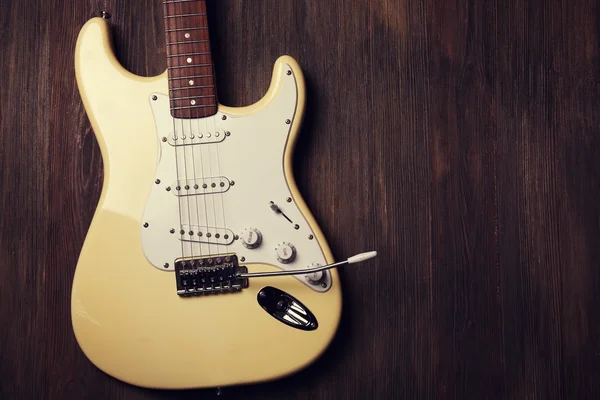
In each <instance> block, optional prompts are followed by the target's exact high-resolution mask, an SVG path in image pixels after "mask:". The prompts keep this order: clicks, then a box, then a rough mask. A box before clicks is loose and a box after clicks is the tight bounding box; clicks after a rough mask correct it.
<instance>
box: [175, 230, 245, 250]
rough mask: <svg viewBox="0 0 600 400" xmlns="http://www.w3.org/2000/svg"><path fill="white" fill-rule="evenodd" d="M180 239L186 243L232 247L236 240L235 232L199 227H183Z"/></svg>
mask: <svg viewBox="0 0 600 400" xmlns="http://www.w3.org/2000/svg"><path fill="white" fill-rule="evenodd" d="M179 233H180V235H181V237H180V239H181V240H183V241H185V242H196V243H207V244H220V245H224V246H227V245H230V244H231V243H233V241H234V240H235V235H234V234H233V232H232V231H231V230H229V229H226V228H215V227H210V226H199V225H181V230H180V232H179Z"/></svg>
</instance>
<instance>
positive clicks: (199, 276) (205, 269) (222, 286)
mask: <svg viewBox="0 0 600 400" xmlns="http://www.w3.org/2000/svg"><path fill="white" fill-rule="evenodd" d="M246 272H248V269H247V268H246V267H244V266H239V265H238V258H237V256H236V255H235V254H228V255H227V254H226V255H222V256H211V257H202V258H193V259H186V260H179V261H176V262H175V277H176V280H177V294H178V295H179V296H182V297H190V296H201V295H207V294H219V293H233V292H239V291H241V290H242V289H245V288H247V287H248V279H245V278H240V277H239V276H238V274H240V273H246Z"/></svg>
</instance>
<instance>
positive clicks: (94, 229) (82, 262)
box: [72, 18, 341, 389]
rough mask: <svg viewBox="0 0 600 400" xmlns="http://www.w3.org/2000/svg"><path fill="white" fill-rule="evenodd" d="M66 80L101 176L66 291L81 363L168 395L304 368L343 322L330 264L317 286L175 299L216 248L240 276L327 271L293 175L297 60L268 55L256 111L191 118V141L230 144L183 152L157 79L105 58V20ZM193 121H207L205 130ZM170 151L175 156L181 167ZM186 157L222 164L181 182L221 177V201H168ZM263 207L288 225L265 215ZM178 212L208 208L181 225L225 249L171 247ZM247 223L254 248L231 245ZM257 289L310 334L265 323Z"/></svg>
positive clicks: (323, 249)
mask: <svg viewBox="0 0 600 400" xmlns="http://www.w3.org/2000/svg"><path fill="white" fill-rule="evenodd" d="M76 74H77V83H78V86H79V90H80V92H81V95H82V99H83V102H84V105H85V109H86V112H87V114H88V116H89V119H90V121H91V124H92V127H93V129H94V132H95V134H96V137H97V140H98V143H99V145H100V148H101V151H102V157H103V162H104V176H105V178H104V185H103V190H102V195H101V198H100V202H99V205H98V207H97V210H96V213H95V215H94V218H93V221H92V224H91V226H90V229H89V232H88V234H87V237H86V240H85V244H84V246H83V249H82V251H81V255H80V258H79V261H78V264H77V268H76V272H75V277H74V282H73V290H72V322H73V329H74V332H75V336H76V338H77V341H78V343H79V345H80V346H81V348H82V350H83V351H84V353H85V354H86V356H87V357H88V358H89V359H90V360H91V361H92V362H93V363H94V364H95V365H96V366H97V367H98V368H100V369H101V370H103V371H104V372H106V373H107V374H109V375H111V376H113V377H116V378H117V379H119V380H122V381H125V382H128V383H131V384H134V385H137V386H143V387H151V388H168V389H183V388H202V387H218V386H227V385H239V384H247V383H254V382H261V381H266V380H272V379H276V378H279V377H283V376H285V375H288V374H291V373H293V372H295V371H298V370H299V369H301V368H303V367H305V366H307V365H308V364H310V363H311V362H313V361H314V360H315V359H316V358H317V357H318V356H319V355H320V354H322V353H323V351H324V350H325V349H326V348H327V346H328V344H329V343H330V342H331V340H332V338H333V336H334V334H335V331H336V329H337V326H338V323H339V319H340V314H341V288H340V282H339V278H338V275H337V272H336V270H335V269H333V270H331V272H330V273H328V275H327V277H326V279H325V280H324V281H323V282H325V283H324V284H322V285H318V286H314V285H311V284H310V283H309V282H307V281H306V280H305V279H304V276H282V277H266V278H257V279H249V280H248V286H247V287H246V288H244V289H243V290H240V291H238V292H235V293H223V294H214V295H205V296H191V297H185V296H180V295H179V294H178V292H177V287H176V278H175V271H174V270H173V269H174V265H173V264H174V261H175V259H177V257H186V256H199V255H211V254H212V253H214V254H234V255H236V256H237V257H238V258H239V259H240V260H241V261H244V260H246V262H240V265H242V264H243V265H244V266H245V267H247V269H248V271H249V272H259V271H260V272H262V271H279V270H284V269H297V268H307V267H309V266H310V265H312V264H315V263H318V264H321V265H324V264H326V263H331V262H333V258H332V255H331V252H330V250H329V248H328V245H327V243H326V241H325V238H324V237H323V234H322V233H321V231H320V229H319V227H318V226H317V224H316V222H315V220H314V219H313V217H312V216H311V214H310V211H309V210H308V208H307V206H306V204H305V203H304V201H303V200H302V197H301V195H300V193H299V192H298V189H297V187H296V185H295V183H294V179H293V174H292V153H293V148H294V144H295V141H296V138H297V135H298V131H299V127H300V123H301V119H302V115H303V111H304V100H305V96H304V90H305V89H304V81H303V78H302V72H301V70H300V68H299V66H298V65H297V63H296V62H295V61H294V60H293V59H292V58H290V57H282V58H280V59H279V60H277V62H276V65H275V68H274V73H273V80H272V83H271V87H270V89H269V91H268V93H267V94H266V95H265V97H264V98H263V99H262V100H261V101H259V102H258V103H256V104H254V105H252V106H249V107H244V108H230V107H225V106H221V105H220V106H219V110H218V113H217V114H216V115H215V116H214V117H212V118H211V119H207V120H204V121H195V123H196V125H197V126H198V128H194V129H198V130H197V131H194V132H196V134H198V132H200V131H205V132H209V131H210V132H212V135H215V134H216V133H217V132H220V133H221V134H222V135H227V136H226V137H225V136H221V135H219V139H218V141H216V142H214V143H206V144H198V145H196V146H181V148H179V150H178V147H177V146H176V145H173V140H172V138H173V136H174V135H176V134H177V128H176V127H174V125H175V124H176V123H177V121H175V120H173V119H172V118H171V117H170V115H169V104H168V98H167V96H168V94H169V86H168V78H167V74H166V73H165V74H163V75H161V76H158V77H151V78H142V77H138V76H134V75H132V74H131V73H129V72H127V71H126V70H125V69H124V68H123V67H122V66H121V65H120V64H119V63H118V61H117V60H116V58H115V56H114V53H113V51H112V45H111V39H110V33H109V28H108V23H107V22H106V21H105V20H103V19H100V18H95V19H92V20H91V21H89V22H88V23H87V24H86V25H85V26H84V28H83V29H82V31H81V33H80V36H79V40H78V43H77V50H76ZM165 99H166V100H165ZM179 122H181V121H179ZM181 123H182V124H183V122H181ZM201 124H207V125H209V126H208V127H207V128H206V130H203V128H202V125H201ZM210 124H212V128H211V127H210ZM170 126H173V127H174V128H170ZM180 134H181V133H180ZM167 136H168V137H167ZM213 138H214V136H213ZM179 139H180V140H181V138H179ZM215 140H217V139H216V138H215ZM177 151H180V152H182V153H179V159H177V155H178V153H177ZM186 151H187V152H188V153H187V155H188V158H189V157H191V159H194V157H196V158H195V159H196V160H205V161H200V163H204V162H206V163H207V164H206V165H208V167H210V168H212V167H214V166H215V165H217V167H214V168H215V169H216V168H218V169H219V171H218V174H217V171H211V172H212V173H211V174H205V175H204V176H203V177H201V178H196V177H195V175H194V177H192V178H190V176H187V179H190V180H191V181H190V182H191V184H193V183H202V182H204V181H206V182H209V181H208V180H206V179H207V176H208V177H209V178H212V177H224V178H223V180H222V181H219V182H225V184H226V186H224V188H223V191H222V192H220V193H217V191H218V186H217V189H215V190H216V191H214V193H209V194H205V195H202V196H189V197H188V196H184V197H185V198H184V197H182V196H179V195H177V194H175V193H174V192H176V188H175V187H176V186H178V184H181V182H180V178H178V176H179V177H180V175H177V172H176V171H177V168H178V167H179V168H180V167H181V165H179V164H178V163H181V154H184V156H185V154H186V153H185V152H186ZM194 151H195V152H197V153H193V152H194ZM203 151H204V153H202V152H203ZM190 154H192V155H191V156H190ZM195 154H197V155H195ZM202 156H204V157H202ZM211 157H218V163H216V164H215V163H210V160H211ZM178 160H179V161H178ZM184 167H185V165H184ZM178 179H179V180H178ZM203 179H204V180H203ZM157 182H160V183H157ZM184 183H185V182H184ZM209 188H210V186H209ZM209 190H210V189H209ZM190 201H191V202H192V203H190ZM270 201H273V202H275V203H276V204H278V205H279V207H280V208H281V210H282V211H283V212H284V213H285V215H286V216H287V217H289V219H290V220H292V221H293V223H290V222H289V221H287V220H286V218H284V217H283V216H282V215H280V214H279V213H277V212H274V211H273V209H272V208H270V207H269V203H270ZM182 202H183V203H182ZM182 204H185V207H186V213H188V214H189V213H190V212H191V210H192V209H194V210H200V209H202V207H204V209H207V208H208V209H210V210H212V211H207V212H206V213H204V212H200V211H198V212H197V214H196V215H195V218H196V220H197V221H198V223H192V220H193V218H192V219H189V220H188V223H187V225H188V228H189V229H195V230H201V229H202V228H201V227H202V226H206V227H207V229H209V230H210V229H212V228H210V227H217V228H218V229H221V227H222V228H223V230H222V231H221V232H231V235H227V236H228V237H230V236H231V239H229V241H228V242H227V243H226V244H219V243H216V242H213V243H211V242H210V241H209V242H208V243H207V242H202V241H201V240H200V239H194V240H188V241H186V240H181V237H182V236H181V235H180V232H179V229H180V225H179V223H180V222H181V220H180V218H181V215H180V213H181V212H182V211H181V210H182V208H181V207H180V206H181V205H182ZM190 204H191V205H190ZM183 225H185V223H182V226H183ZM296 225H299V227H296ZM193 226H195V228H194V227H193ZM171 227H173V228H176V229H177V232H176V233H175V234H173V233H172V232H171V231H170V228H171ZM249 227H252V228H257V229H259V230H260V232H262V243H261V245H260V247H258V248H255V249H249V248H247V247H244V246H243V245H242V244H241V240H240V239H237V238H236V240H233V236H234V235H242V232H243V231H244V229H246V228H249ZM217 228H215V229H217ZM218 229H217V230H215V232H217V231H218ZM195 233H196V232H194V235H195ZM187 234H188V232H185V235H187ZM284 242H285V243H293V244H294V246H295V249H296V250H297V255H296V257H295V259H294V260H293V262H290V263H288V264H282V263H281V262H278V259H277V254H276V252H275V248H276V247H277V246H279V245H280V244H281V243H284ZM194 246H196V247H194ZM196 252H198V253H200V252H202V253H203V254H196ZM207 252H209V253H211V254H206V253H207ZM163 264H164V265H163ZM324 286H325V287H324ZM265 287H273V288H277V289H279V290H281V291H283V292H285V293H287V294H289V295H290V296H292V297H293V298H295V299H297V300H298V301H299V302H301V303H302V304H303V305H304V306H305V307H306V308H307V309H309V310H310V312H311V313H312V314H313V315H314V317H315V318H316V320H317V321H318V327H317V328H316V329H312V330H305V329H298V328H296V327H293V326H290V325H289V324H285V323H282V322H281V321H280V320H278V319H276V318H274V317H273V316H272V315H270V314H269V313H268V312H267V311H265V309H263V308H262V307H261V305H260V304H259V303H258V302H257V298H258V296H259V293H260V292H261V290H262V289H263V288H265Z"/></svg>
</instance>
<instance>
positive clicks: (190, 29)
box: [166, 0, 208, 33]
mask: <svg viewBox="0 0 600 400" xmlns="http://www.w3.org/2000/svg"><path fill="white" fill-rule="evenodd" d="M194 1H196V0H194ZM202 29H208V26H199V27H197V28H175V29H167V30H166V32H167V33H171V32H181V31H199V30H202Z"/></svg>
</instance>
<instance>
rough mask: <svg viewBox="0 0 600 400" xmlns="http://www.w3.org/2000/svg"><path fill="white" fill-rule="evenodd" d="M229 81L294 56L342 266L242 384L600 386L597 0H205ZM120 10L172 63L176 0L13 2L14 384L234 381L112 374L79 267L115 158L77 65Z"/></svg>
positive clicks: (5, 350)
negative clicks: (312, 345) (105, 156)
mask: <svg viewBox="0 0 600 400" xmlns="http://www.w3.org/2000/svg"><path fill="white" fill-rule="evenodd" d="M208 5H209V9H210V23H211V27H212V36H213V38H214V52H215V62H216V64H217V68H218V76H217V78H218V82H219V94H220V100H221V102H222V103H224V104H227V105H234V106H238V105H246V104H249V103H252V102H254V101H256V100H258V99H259V98H260V97H261V96H262V94H263V93H264V92H265V91H266V89H267V87H268V84H269V80H270V77H271V70H272V64H273V63H274V61H275V59H276V58H277V56H279V55H280V54H290V55H292V56H294V57H295V58H297V59H298V60H299V62H300V64H301V65H302V67H303V69H304V70H305V74H306V78H307V81H308V89H309V93H308V103H309V105H308V110H307V120H306V125H305V127H304V129H303V132H302V137H301V139H300V143H299V148H298V152H297V159H296V171H297V178H298V181H299V186H300V188H301V191H302V193H303V194H304V196H305V198H306V200H307V202H308V204H309V205H310V207H311V209H312V210H313V212H314V214H315V216H316V218H317V220H318V221H319V222H320V225H321V227H322V228H323V230H324V232H325V234H326V236H327V237H328V238H329V241H330V244H331V246H332V249H333V251H334V254H335V256H336V258H338V259H339V258H343V257H345V256H349V255H352V254H354V253H356V252H359V251H364V250H370V249H376V250H378V251H379V253H380V256H379V258H378V259H377V262H375V263H371V265H370V266H369V267H368V268H347V269H345V270H342V272H341V274H342V279H343V285H344V294H345V300H344V315H343V321H342V324H341V327H340V330H339V334H338V335H337V337H336V340H335V341H334V343H333V344H332V346H331V347H330V349H329V350H328V351H327V352H326V354H325V355H324V356H323V357H322V358H321V359H320V360H319V361H318V362H317V363H316V364H314V365H313V366H312V367H310V368H309V369H307V370H305V371H303V372H301V373H299V374H297V375H294V376H292V377H289V378H286V379H283V380H281V381H277V382H273V383H269V384H261V385H256V386H248V387H237V388H228V389H226V390H225V391H224V392H223V394H222V395H221V396H220V397H219V398H239V399H314V398H319V399H321V398H322V399H368V398H377V399H388V398H402V399H405V398H406V399H412V398H419V399H421V398H422V399H446V398H448V399H451V398H456V399H464V398H470V399H485V398H490V399H496V398H498V399H499V398H506V399H509V398H514V399H525V398H527V399H553V398H562V399H589V398H598V396H600V310H599V306H600V243H599V240H600V157H599V154H598V152H599V151H600V135H599V133H600V132H599V129H600V125H599V123H600V117H599V115H600V112H599V110H600V87H599V86H600V70H599V68H600V63H599V54H598V53H599V52H598V50H599V44H600V43H599V41H600V28H599V22H600V4H599V3H598V2H597V1H591V0H582V1H572V2H569V4H568V5H567V2H563V1H555V0H551V1H542V0H539V1H524V0H513V1H500V0H489V1H483V0H480V1H478V0H460V1H459V0H455V1H449V0H448V1H444V0H360V1H359V0H327V1H325V0H322V1H300V0H251V1H250V0H246V1H244V0H209V4H208ZM102 8H108V9H109V10H110V12H111V13H112V14H113V18H112V19H111V22H112V25H113V32H114V37H115V44H116V49H117V53H118V57H119V59H120V60H122V63H123V64H124V66H125V67H126V68H127V69H129V70H131V71H132V72H134V73H137V74H141V75H156V74H159V73H161V72H162V71H163V70H164V69H165V67H166V61H165V51H164V34H163V26H162V6H161V2H160V0H127V1H126V0H105V1H98V0H89V1H84V0H69V1H67V0H19V1H17V0H2V1H1V2H0V50H1V51H0V57H1V58H0V60H1V62H0V168H1V170H0V189H1V192H0V210H1V211H0V296H1V298H0V361H1V362H0V393H1V395H0V397H2V398H3V399H22V398H23V399H26V398H32V399H33V398H35V399H83V398H105V399H118V398H127V399H164V398H190V399H192V398H205V399H210V398H217V395H216V391H215V390H205V391H200V392H198V391H189V392H181V393H179V392H166V391H150V390H145V389H139V388H135V387H131V386H128V385H126V384H123V383H120V382H118V381H116V380H113V379H112V378H109V377H108V376H106V375H104V374H103V373H101V372H99V371H98V370H97V369H96V368H95V367H94V366H93V365H92V364H91V363H90V362H89V361H88V360H87V359H86V358H85V357H84V355H83V354H82V352H81V351H80V350H79V347H78V346H77V344H76V342H75V340H74V336H73V334H72V330H71V325H70V323H71V322H70V287H71V282H72V277H73V272H74V269H75V264H76V260H77V256H78V252H79V250H80V247H81V245H82V243H83V240H84V237H85V234H86V230H87V228H88V226H89V223H90V221H91V218H92V214H93V211H94V208H95V205H96V202H97V200H98V198H99V194H100V190H101V182H102V181H101V179H102V161H101V157H100V153H99V150H98V146H97V144H96V141H95V139H94V136H93V133H92V132H91V129H90V125H89V123H88V120H87V118H86V116H85V113H84V110H83V108H82V105H81V102H80V100H79V97H78V92H77V89H76V87H75V77H74V71H73V50H74V46H75V40H76V36H77V33H78V30H79V29H80V27H81V26H82V25H83V24H84V23H85V21H86V20H87V19H88V18H90V17H91V16H93V15H97V14H98V11H99V10H100V9H102Z"/></svg>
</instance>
